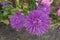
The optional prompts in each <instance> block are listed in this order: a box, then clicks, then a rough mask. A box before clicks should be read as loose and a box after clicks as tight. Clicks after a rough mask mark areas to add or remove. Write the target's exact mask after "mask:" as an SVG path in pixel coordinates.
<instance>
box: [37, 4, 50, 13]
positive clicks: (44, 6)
mask: <svg viewBox="0 0 60 40" xmlns="http://www.w3.org/2000/svg"><path fill="white" fill-rule="evenodd" d="M36 8H37V10H42V11H43V12H45V14H50V6H48V5H47V4H44V3H43V4H38V5H37V7H36Z"/></svg>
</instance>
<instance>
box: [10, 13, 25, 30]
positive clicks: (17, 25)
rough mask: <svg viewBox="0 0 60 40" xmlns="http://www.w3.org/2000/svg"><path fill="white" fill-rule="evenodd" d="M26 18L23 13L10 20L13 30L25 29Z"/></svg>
mask: <svg viewBox="0 0 60 40" xmlns="http://www.w3.org/2000/svg"><path fill="white" fill-rule="evenodd" d="M24 21H25V17H24V16H23V15H22V14H21V13H16V14H14V15H13V16H12V17H11V18H10V24H11V26H12V28H14V29H16V30H20V29H22V28H23V27H24V23H25V22H24Z"/></svg>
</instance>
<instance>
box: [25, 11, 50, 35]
mask: <svg viewBox="0 0 60 40" xmlns="http://www.w3.org/2000/svg"><path fill="white" fill-rule="evenodd" d="M44 13H45V12H43V11H41V10H33V11H30V12H29V15H28V16H27V18H26V22H25V27H26V30H27V31H28V32H29V33H32V34H34V35H42V34H45V33H46V32H47V31H48V29H49V28H50V18H49V16H48V15H46V14H44Z"/></svg>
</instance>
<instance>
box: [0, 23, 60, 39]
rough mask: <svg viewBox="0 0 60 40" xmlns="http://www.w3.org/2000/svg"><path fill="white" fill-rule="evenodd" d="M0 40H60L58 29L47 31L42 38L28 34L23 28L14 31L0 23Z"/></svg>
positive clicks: (59, 29)
mask: <svg viewBox="0 0 60 40" xmlns="http://www.w3.org/2000/svg"><path fill="white" fill-rule="evenodd" d="M0 40H60V28H57V29H55V30H53V31H50V30H49V31H48V32H47V33H46V34H44V35H42V36H36V35H31V34H29V33H28V32H27V31H26V30H25V28H24V29H22V30H20V31H16V30H14V29H12V28H11V26H10V25H6V24H4V23H0Z"/></svg>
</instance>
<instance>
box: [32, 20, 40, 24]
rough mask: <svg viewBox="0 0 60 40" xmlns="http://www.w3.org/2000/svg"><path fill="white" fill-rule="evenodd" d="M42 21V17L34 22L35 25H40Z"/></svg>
mask: <svg viewBox="0 0 60 40" xmlns="http://www.w3.org/2000/svg"><path fill="white" fill-rule="evenodd" d="M40 23H41V20H40V19H36V20H35V21H34V22H33V24H35V25H39V24H40Z"/></svg>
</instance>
